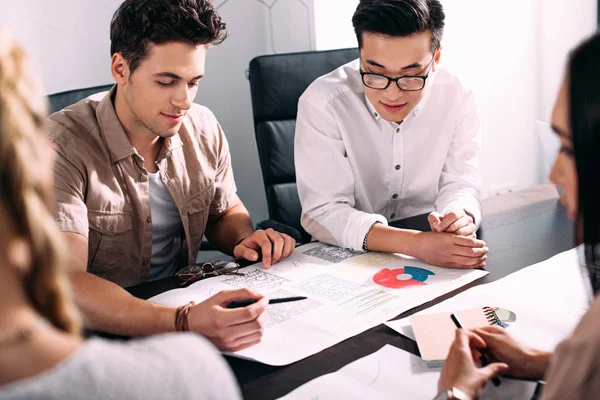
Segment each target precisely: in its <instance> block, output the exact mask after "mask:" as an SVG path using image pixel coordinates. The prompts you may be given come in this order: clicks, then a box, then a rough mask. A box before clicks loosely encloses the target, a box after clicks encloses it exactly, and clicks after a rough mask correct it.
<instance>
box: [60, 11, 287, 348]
mask: <svg viewBox="0 0 600 400" xmlns="http://www.w3.org/2000/svg"><path fill="white" fill-rule="evenodd" d="M225 37H226V30H225V24H224V23H223V22H222V20H221V17H220V16H219V15H218V13H217V12H216V11H215V9H214V8H213V5H212V3H211V2H210V1H209V0H174V1H162V0H145V1H142V0H127V1H125V2H124V3H123V4H122V5H121V6H120V8H119V9H118V10H117V11H116V12H115V15H114V17H113V20H112V23H111V31H110V38H111V54H112V63H111V72H112V75H113V77H114V79H115V80H116V83H117V84H116V85H115V86H114V87H113V89H112V90H111V91H110V92H108V94H102V95H100V96H96V97H92V98H89V99H86V100H84V101H81V102H79V103H77V104H75V105H73V106H71V107H68V108H66V109H65V110H62V111H60V112H58V113H56V114H53V115H52V116H51V117H50V121H49V136H50V138H51V139H52V141H53V142H54V144H55V146H56V149H57V152H58V160H57V164H56V190H55V192H56V199H57V201H58V210H57V221H58V223H59V225H60V228H61V230H62V231H63V232H64V236H65V238H66V240H67V242H68V244H69V245H70V249H71V254H72V258H71V265H70V277H71V282H72V285H73V288H74V292H75V297H76V301H77V303H78V305H79V307H80V309H81V310H82V311H83V314H84V318H85V322H86V325H87V326H88V327H89V328H92V329H96V330H103V331H107V332H112V333H117V334H122V335H130V336H141V335H150V334H155V333H162V332H168V331H173V330H176V329H177V330H187V329H189V330H191V331H195V332H198V333H201V334H202V335H204V336H205V337H207V338H208V339H209V340H211V341H212V342H213V343H214V344H215V345H216V346H217V347H219V348H220V349H222V350H229V351H236V350H239V349H242V348H245V347H248V346H251V345H253V344H255V343H258V342H259V341H260V339H261V336H262V324H263V319H264V311H265V307H266V304H267V301H266V299H264V298H263V297H262V296H260V295H258V294H256V293H253V292H251V291H249V290H246V289H239V290H234V291H228V292H221V293H219V294H217V295H215V296H213V297H211V298H209V299H207V300H206V301H204V302H202V303H200V304H198V305H195V306H193V307H191V308H190V307H185V308H181V307H180V308H179V309H176V308H173V307H165V306H161V305H158V304H153V303H150V302H146V301H142V300H139V299H136V298H134V297H133V296H131V295H129V294H128V293H127V292H126V291H125V290H124V289H122V287H124V286H129V285H133V284H136V283H139V282H143V281H147V280H153V279H158V278H161V277H166V276H172V275H173V274H174V273H175V272H176V271H177V270H178V269H179V268H181V267H183V266H185V265H190V264H195V260H196V257H197V255H198V251H199V249H200V243H201V241H202V237H203V235H206V237H207V238H208V239H209V240H210V241H211V242H212V243H213V244H214V245H215V246H216V247H217V248H219V249H220V250H222V251H224V252H227V253H230V254H233V255H234V256H235V257H237V258H245V259H248V260H252V261H256V260H258V259H259V255H262V261H263V264H264V266H265V267H266V268H268V267H269V266H270V265H271V264H272V263H276V262H278V261H280V260H282V259H284V258H285V257H287V256H288V255H289V254H291V253H292V252H293V249H294V245H295V243H294V240H293V239H292V238H290V237H289V236H287V235H283V234H280V233H278V232H275V231H273V230H267V231H262V230H259V231H253V229H252V223H251V220H250V216H249V214H248V211H247V210H246V208H245V207H244V205H243V204H242V203H241V201H240V200H239V198H238V197H237V195H236V187H235V183H234V179H233V172H232V170H231V162H230V154H229V148H228V144H227V140H226V138H225V135H224V134H223V131H222V130H221V127H220V126H219V124H218V122H217V120H216V119H215V117H214V115H213V114H212V113H211V112H210V111H209V110H208V109H207V108H206V107H202V106H199V105H197V104H194V103H193V100H194V97H195V95H196V91H197V88H198V82H199V81H200V79H201V78H202V77H203V76H204V67H205V57H206V51H207V47H208V46H209V45H211V44H218V43H220V42H222V41H223V40H224V39H225ZM244 298H254V299H257V300H258V301H257V302H256V303H255V304H253V305H251V306H248V307H245V308H240V309H236V310H233V309H226V308H225V306H226V304H227V303H229V302H230V301H233V300H239V299H244ZM177 315H179V316H180V317H181V318H177Z"/></svg>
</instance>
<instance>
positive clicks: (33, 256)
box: [0, 27, 80, 333]
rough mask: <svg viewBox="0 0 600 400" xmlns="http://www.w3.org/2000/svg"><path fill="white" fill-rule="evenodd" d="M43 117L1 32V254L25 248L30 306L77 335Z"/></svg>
mask: <svg viewBox="0 0 600 400" xmlns="http://www.w3.org/2000/svg"><path fill="white" fill-rule="evenodd" d="M45 118H46V100H45V96H44V94H43V92H42V91H41V89H40V86H39V85H38V84H37V82H36V81H35V79H33V75H32V74H31V73H30V71H29V64H28V61H27V57H26V55H25V52H24V51H23V50H22V49H21V48H20V47H19V46H18V45H17V44H16V43H15V41H14V40H13V38H12V37H11V35H10V34H9V33H8V32H7V31H6V30H4V29H2V28H1V27H0V216H1V217H2V218H3V219H4V220H6V222H5V223H4V224H3V225H4V226H3V227H2V228H0V229H2V230H3V232H2V236H3V239H4V240H2V242H3V243H0V246H2V249H0V250H1V251H2V252H4V253H6V252H7V250H8V249H7V245H8V244H9V243H11V242H15V241H17V240H21V241H24V242H25V243H26V246H25V247H26V248H27V251H28V254H27V255H26V257H25V258H26V259H28V260H29V261H30V262H29V264H30V265H28V267H29V268H28V271H27V273H26V276H25V279H24V282H23V286H24V290H25V292H26V293H27V296H28V297H29V300H30V302H31V304H32V306H33V307H34V308H35V309H36V310H37V311H38V312H39V313H40V314H41V315H43V316H44V317H45V318H47V319H48V320H49V321H50V323H52V324H53V325H54V326H56V327H57V328H59V329H61V330H63V331H66V332H69V333H79V329H80V325H79V319H78V317H77V314H76V313H75V311H74V307H73V303H72V302H71V300H70V296H69V292H68V289H67V286H66V282H65V276H64V273H63V272H62V269H61V265H62V264H61V263H62V261H63V254H64V244H63V243H62V241H61V234H60V232H59V230H58V228H57V226H56V224H55V222H54V218H53V216H52V212H51V210H52V208H53V207H52V204H53V196H52V194H51V193H52V192H51V191H52V188H51V187H50V182H48V180H47V179H45V178H44V171H40V170H39V167H40V164H39V162H38V160H40V159H41V158H42V157H43V154H44V151H46V152H47V151H48V149H46V148H45V147H46V139H45V137H44V134H43V129H44V121H45ZM46 175H47V172H46ZM1 267H2V266H0V268H1Z"/></svg>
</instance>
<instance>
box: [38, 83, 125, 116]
mask: <svg viewBox="0 0 600 400" xmlns="http://www.w3.org/2000/svg"><path fill="white" fill-rule="evenodd" d="M112 87H113V85H102V86H93V87H88V88H84V89H74V90H69V91H66V92H60V93H54V94H51V95H49V96H48V101H49V103H50V114H52V113H55V112H57V111H60V110H62V109H63V108H65V107H68V106H70V105H71V104H75V103H77V102H78V101H79V100H82V99H85V98H86V97H89V96H91V95H93V94H96V93H100V92H106V91H107V90H110V89H111V88H112Z"/></svg>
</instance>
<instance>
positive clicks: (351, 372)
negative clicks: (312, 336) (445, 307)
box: [281, 344, 536, 400]
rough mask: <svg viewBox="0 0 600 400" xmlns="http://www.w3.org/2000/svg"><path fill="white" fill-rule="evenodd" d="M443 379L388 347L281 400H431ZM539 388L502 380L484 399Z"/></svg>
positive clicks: (513, 397)
mask: <svg viewBox="0 0 600 400" xmlns="http://www.w3.org/2000/svg"><path fill="white" fill-rule="evenodd" d="M439 377H440V369H439V368H435V369H434V368H427V367H426V366H425V362H424V361H423V360H421V358H419V357H417V356H415V355H413V354H410V353H408V352H406V351H403V350H400V349H399V348H397V347H394V346H391V345H389V344H388V345H385V346H384V347H382V348H381V349H379V350H378V351H376V352H375V353H373V354H371V355H368V356H366V357H363V358H361V359H358V360H356V361H354V362H352V363H350V364H348V365H346V366H345V367H343V368H341V369H340V370H338V371H336V372H333V373H331V374H327V375H323V376H320V377H318V378H316V379H313V380H312V381H310V382H308V383H306V384H304V385H302V386H300V387H299V388H297V389H295V390H293V391H292V392H290V393H289V394H287V395H286V396H284V397H282V398H281V400H301V399H306V400H317V399H318V400H334V399H335V400H338V399H339V400H342V399H344V400H353V399H356V400H359V399H360V400H362V399H378V400H384V399H393V400H398V399H410V400H431V399H433V398H434V397H435V395H436V393H437V383H438V379H439ZM535 387H536V383H535V382H526V381H518V380H512V379H506V378H502V384H501V385H500V386H499V387H495V386H494V385H492V384H491V383H488V384H487V385H486V387H485V389H484V393H483V395H482V397H481V399H483V400H486V399H487V400H492V399H494V400H495V399H497V400H500V399H507V400H508V399H510V400H529V399H531V397H532V396H533V392H534V391H535Z"/></svg>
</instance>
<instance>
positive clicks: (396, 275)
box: [373, 266, 435, 289]
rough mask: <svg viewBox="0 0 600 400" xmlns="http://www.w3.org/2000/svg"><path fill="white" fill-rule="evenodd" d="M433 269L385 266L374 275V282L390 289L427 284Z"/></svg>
mask: <svg viewBox="0 0 600 400" xmlns="http://www.w3.org/2000/svg"><path fill="white" fill-rule="evenodd" d="M431 275H435V274H434V273H433V272H432V271H430V270H428V269H425V268H417V267H409V266H405V267H404V268H395V269H389V268H384V269H382V270H380V271H379V272H377V273H376V274H375V275H373V282H375V283H376V284H378V285H379V286H383V287H386V288H390V289H404V288H411V287H419V286H425V285H427V284H426V283H425V281H427V278H429V277H430V276H431Z"/></svg>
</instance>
